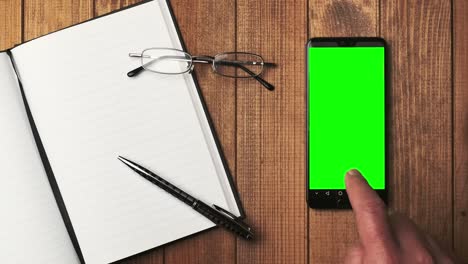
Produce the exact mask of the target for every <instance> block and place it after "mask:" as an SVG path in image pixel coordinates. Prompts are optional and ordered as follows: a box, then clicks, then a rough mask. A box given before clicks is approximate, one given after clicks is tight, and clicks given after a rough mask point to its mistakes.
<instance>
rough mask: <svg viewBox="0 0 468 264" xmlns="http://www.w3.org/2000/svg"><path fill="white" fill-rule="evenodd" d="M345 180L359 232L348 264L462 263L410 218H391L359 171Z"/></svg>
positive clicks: (347, 258)
mask: <svg viewBox="0 0 468 264" xmlns="http://www.w3.org/2000/svg"><path fill="white" fill-rule="evenodd" d="M345 181H346V190H347V193H348V196H349V200H350V202H351V205H352V207H353V211H354V214H355V218H356V224H357V229H358V233H359V242H358V244H356V245H354V246H353V247H351V248H350V249H349V250H348V253H347V256H346V259H345V263H350V264H355V263H360V264H361V263H443V264H445V263H458V262H456V261H455V257H454V256H453V254H451V253H450V252H446V251H444V250H443V249H442V248H441V247H440V246H439V245H438V244H437V243H436V242H435V240H434V239H433V238H431V237H430V236H429V235H428V234H426V233H424V232H422V231H421V230H420V229H419V228H418V227H417V226H416V224H414V223H413V222H412V221H411V220H410V219H409V218H407V217H405V216H403V215H401V214H392V215H390V216H388V215H387V212H386V206H385V203H384V202H383V201H382V200H381V199H380V197H379V196H378V195H377V193H376V192H375V191H374V190H373V189H372V188H371V187H370V186H369V184H368V183H367V181H366V180H365V179H364V177H362V175H361V173H359V171H357V170H350V171H348V173H346V178H345Z"/></svg>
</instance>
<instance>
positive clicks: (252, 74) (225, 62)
mask: <svg viewBox="0 0 468 264" xmlns="http://www.w3.org/2000/svg"><path fill="white" fill-rule="evenodd" d="M217 62H218V63H223V64H225V65H229V66H235V67H239V68H241V69H242V70H243V71H245V72H246V73H247V74H249V75H250V76H252V77H253V78H254V79H255V80H257V81H258V82H259V83H261V84H262V85H263V86H264V87H265V88H267V89H268V90H270V91H273V90H275V86H274V85H273V84H271V83H269V82H267V81H266V80H265V79H263V78H262V77H260V76H259V75H257V74H255V73H254V72H252V71H251V70H249V69H248V68H247V67H245V66H244V65H242V64H240V63H236V62H232V61H217ZM267 63H268V66H276V64H274V63H271V62H265V63H264V65H266V64H267Z"/></svg>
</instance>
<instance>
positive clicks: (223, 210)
mask: <svg viewBox="0 0 468 264" xmlns="http://www.w3.org/2000/svg"><path fill="white" fill-rule="evenodd" d="M213 208H214V209H215V210H216V211H218V212H220V213H222V214H224V215H226V216H228V217H230V218H232V220H233V221H235V222H236V223H238V224H239V225H241V226H242V227H243V228H245V229H247V230H248V231H250V230H251V228H250V227H249V226H247V225H246V224H245V223H244V222H242V221H239V217H238V216H235V215H234V214H232V213H231V212H229V211H228V210H226V209H224V208H222V207H220V206H217V205H216V204H213Z"/></svg>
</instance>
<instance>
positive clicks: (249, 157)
mask: <svg viewBox="0 0 468 264" xmlns="http://www.w3.org/2000/svg"><path fill="white" fill-rule="evenodd" d="M237 4H238V6H237V47H238V50H239V51H249V52H254V53H258V54H261V55H262V56H263V57H264V58H265V60H266V61H273V62H276V63H277V64H278V67H276V68H273V69H267V70H266V72H265V74H264V77H265V79H266V80H268V81H270V82H271V83H272V84H274V85H275V86H276V90H275V91H273V92H271V91H268V90H266V89H265V88H264V87H262V86H261V85H260V84H259V83H258V82H256V81H254V80H251V79H247V80H239V81H238V82H237V91H238V94H237V108H238V114H237V181H238V185H239V189H240V195H241V198H242V201H243V203H244V206H245V208H246V212H247V220H248V222H249V223H251V224H252V225H253V227H254V230H255V231H256V235H257V239H256V241H254V242H248V241H243V240H238V243H237V245H238V246H237V262H238V263H298V264H300V263H306V262H307V208H306V202H305V191H304V188H305V186H304V184H305V181H304V179H305V178H304V177H305V174H304V173H305V172H304V167H305V164H304V154H305V148H304V128H305V118H304V107H305V101H304V96H305V93H304V63H303V57H304V43H305V41H306V38H307V24H306V23H307V2H306V1H304V0H303V1H281V0H276V1H249V0H238V1H237Z"/></svg>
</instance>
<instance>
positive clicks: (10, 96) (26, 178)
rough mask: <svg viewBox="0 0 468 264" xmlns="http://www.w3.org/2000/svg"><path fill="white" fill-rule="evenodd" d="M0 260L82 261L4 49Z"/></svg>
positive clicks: (0, 62) (0, 63)
mask: <svg viewBox="0 0 468 264" xmlns="http://www.w3.org/2000/svg"><path fill="white" fill-rule="evenodd" d="M0 131H1V137H0V164H1V168H2V173H1V174H0V182H1V183H0V211H1V216H2V217H1V219H0V238H1V239H0V261H1V262H2V263H17V264H21V263H25V264H26V263H44V264H46V263H47V264H51V263H52V264H53V263H57V264H62V263H71V264H73V263H79V261H78V258H77V256H76V253H75V251H74V249H73V246H72V244H71V241H70V239H69V237H68V233H67V230H66V229H65V225H64V223H63V221H62V217H61V216H60V212H59V210H58V207H57V203H56V202H55V198H54V195H53V193H52V190H51V188H50V185H49V182H48V180H47V175H46V174H45V171H44V168H43V166H42V163H41V158H40V156H39V153H38V151H37V148H36V143H35V142H34V137H33V135H32V132H31V128H30V126H29V122H28V118H27V115H26V111H25V109H24V104H23V100H22V97H21V91H20V88H19V86H18V80H17V79H16V74H15V73H14V70H13V67H12V65H11V61H10V58H9V57H8V55H7V54H6V53H0Z"/></svg>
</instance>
